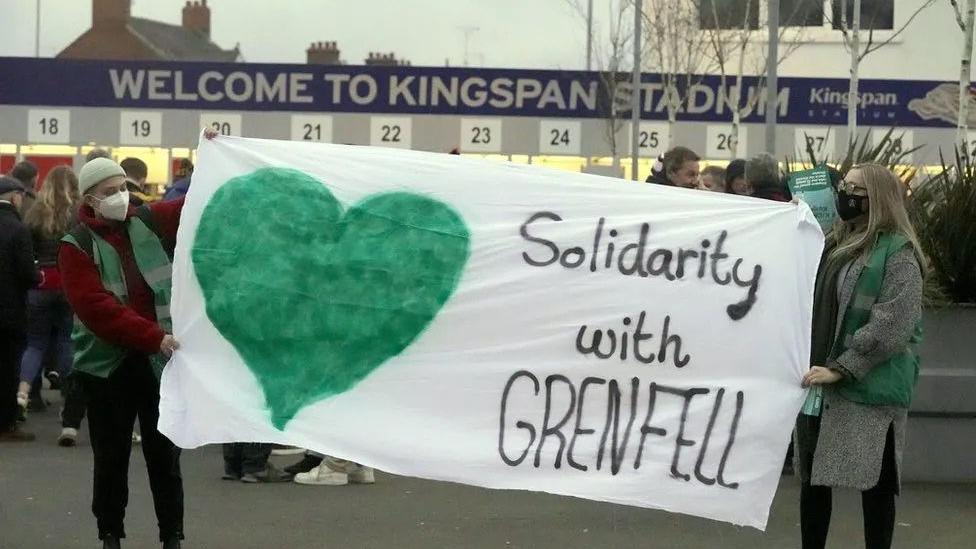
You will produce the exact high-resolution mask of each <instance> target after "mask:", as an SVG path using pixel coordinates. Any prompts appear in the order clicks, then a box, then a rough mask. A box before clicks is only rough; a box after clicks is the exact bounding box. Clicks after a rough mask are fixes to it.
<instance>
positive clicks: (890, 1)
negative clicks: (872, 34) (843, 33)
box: [831, 0, 895, 30]
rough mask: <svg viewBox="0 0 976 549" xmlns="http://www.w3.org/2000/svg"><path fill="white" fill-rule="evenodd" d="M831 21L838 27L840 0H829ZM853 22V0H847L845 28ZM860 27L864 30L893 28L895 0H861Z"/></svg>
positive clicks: (849, 26) (839, 25)
mask: <svg viewBox="0 0 976 549" xmlns="http://www.w3.org/2000/svg"><path fill="white" fill-rule="evenodd" d="M831 2H832V4H833V6H832V8H833V9H832V10H831V11H832V14H831V23H832V24H833V27H834V28H835V29H840V28H841V24H840V19H841V17H840V14H841V0H831ZM853 24H854V0H847V28H851V26H852V25H853ZM861 28H862V29H864V30H871V29H873V30H893V29H894V28H895V0H861Z"/></svg>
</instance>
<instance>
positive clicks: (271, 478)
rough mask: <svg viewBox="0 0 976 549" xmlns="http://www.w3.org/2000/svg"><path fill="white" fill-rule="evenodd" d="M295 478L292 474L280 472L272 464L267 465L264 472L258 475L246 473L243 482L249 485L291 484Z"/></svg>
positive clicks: (242, 476) (242, 478) (242, 477)
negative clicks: (266, 483)
mask: <svg viewBox="0 0 976 549" xmlns="http://www.w3.org/2000/svg"><path fill="white" fill-rule="evenodd" d="M292 478H293V476H292V475H291V474H290V473H286V472H284V471H281V470H279V469H278V468H277V467H275V466H274V465H272V464H270V463H269V464H267V465H266V466H265V468H264V470H263V471H258V472H257V473H244V474H243V475H241V482H246V483H247V484H257V483H262V482H291V479H292Z"/></svg>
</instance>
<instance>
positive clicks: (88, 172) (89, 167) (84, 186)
mask: <svg viewBox="0 0 976 549" xmlns="http://www.w3.org/2000/svg"><path fill="white" fill-rule="evenodd" d="M116 175H121V176H122V177H125V170H123V169H122V166H119V165H118V164H116V163H115V161H114V160H112V159H111V158H96V159H94V160H91V161H89V162H88V163H86V164H85V165H84V166H82V168H81V172H80V173H79V174H78V191H79V192H81V194H85V193H86V192H88V189H91V188H92V187H94V186H95V185H98V184H99V183H101V182H102V181H105V180H106V179H108V178H110V177H115V176H116Z"/></svg>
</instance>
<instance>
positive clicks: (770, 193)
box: [745, 153, 790, 202]
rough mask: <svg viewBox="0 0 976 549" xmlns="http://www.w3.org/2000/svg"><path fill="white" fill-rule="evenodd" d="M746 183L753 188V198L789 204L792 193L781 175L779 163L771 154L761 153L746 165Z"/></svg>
mask: <svg viewBox="0 0 976 549" xmlns="http://www.w3.org/2000/svg"><path fill="white" fill-rule="evenodd" d="M745 175H746V181H747V182H748V183H749V186H750V187H752V196H754V197H756V198H765V199H766V200H775V201H776V202H789V201H790V193H789V191H788V190H787V189H786V185H785V184H784V183H783V178H782V176H781V175H780V173H779V162H777V161H776V159H775V158H773V155H771V154H769V153H759V154H757V155H756V156H754V157H753V158H751V159H750V160H749V162H748V163H747V164H746V173H745Z"/></svg>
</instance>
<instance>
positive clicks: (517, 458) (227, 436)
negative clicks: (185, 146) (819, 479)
mask: <svg viewBox="0 0 976 549" xmlns="http://www.w3.org/2000/svg"><path fill="white" fill-rule="evenodd" d="M822 243H823V235H822V233H821V231H820V229H819V227H818V226H817V224H816V221H815V220H814V218H813V216H812V214H811V213H810V210H809V209H807V208H805V207H799V208H798V207H796V206H794V205H790V204H786V205H784V204H778V203H773V202H765V201H760V200H755V199H750V198H742V197H737V196H732V195H721V194H715V193H702V192H697V191H686V190H680V189H670V188H663V187H656V186H649V185H643V184H633V183H627V182H624V181H622V180H617V179H610V178H602V177H595V176H589V175H584V174H574V173H567V172H556V171H551V170H545V169H539V168H535V167H532V166H519V165H513V164H505V163H497V162H492V161H484V160H473V159H468V158H461V157H457V156H450V155H442V154H432V153H420V152H413V151H403V150H391V149H378V148H369V147H350V146H338V145H323V144H317V143H288V142H277V141H262V140H252V139H239V138H233V137H223V136H221V137H219V138H218V139H216V140H213V141H205V142H203V143H201V145H200V156H199V163H198V167H197V170H196V172H195V173H194V181H193V186H192V187H191V190H190V193H189V195H188V201H187V203H186V206H185V207H184V211H183V217H182V221H181V226H180V234H179V242H178V246H177V250H176V257H175V260H174V298H173V305H172V311H173V319H174V331H175V335H176V337H177V339H179V340H180V342H181V348H180V350H179V352H177V353H176V354H175V355H174V358H173V360H172V361H171V362H170V364H169V366H168V367H167V368H166V370H165V372H164V376H163V387H162V402H161V404H160V410H161V417H160V429H161V430H162V431H163V432H164V433H165V434H166V435H167V436H169V437H170V438H171V439H172V440H173V441H174V442H175V443H177V444H178V445H180V446H183V447H194V446H198V445H201V444H207V443H215V442H229V441H268V442H280V443H285V444H293V445H297V446H301V447H305V448H310V449H314V450H317V451H320V452H323V453H327V454H330V455H337V456H341V457H344V458H347V459H351V460H355V461H358V462H361V463H365V464H368V465H371V466H375V467H377V468H379V469H382V470H386V471H389V472H392V473H397V474H407V475H414V476H420V477H425V478H433V479H440V480H450V481H456V482H464V483H468V484H475V485H479V486H486V487H492V488H518V489H529V490H543V491H547V492H552V493H557V494H567V495H574V496H578V497H584V498H590V499H597V500H603V501H611V502H617V503H623V504H628V505H639V506H643V507H654V508H659V509H665V510H669V511H676V512H682V513H688V514H693V515H698V516H704V517H710V518H714V519H718V520H725V521H729V522H734V523H737V524H746V525H751V526H755V527H757V528H763V527H764V526H765V523H766V518H767V515H768V511H769V505H770V502H771V500H772V497H773V494H774V492H775V490H776V485H777V482H778V479H779V472H780V467H781V465H782V462H783V456H784V453H785V450H786V444H787V440H788V437H789V433H790V431H791V429H792V426H793V422H794V418H795V417H796V413H797V411H798V410H799V408H800V405H801V403H802V401H803V398H804V394H805V393H804V390H803V389H802V388H801V387H800V379H801V378H802V375H803V372H804V371H806V369H807V367H808V366H809V365H808V364H807V362H808V355H809V332H810V321H811V318H810V315H811V301H812V293H813V282H814V275H815V271H816V268H817V264H818V260H819V256H820V252H821V248H822Z"/></svg>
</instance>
